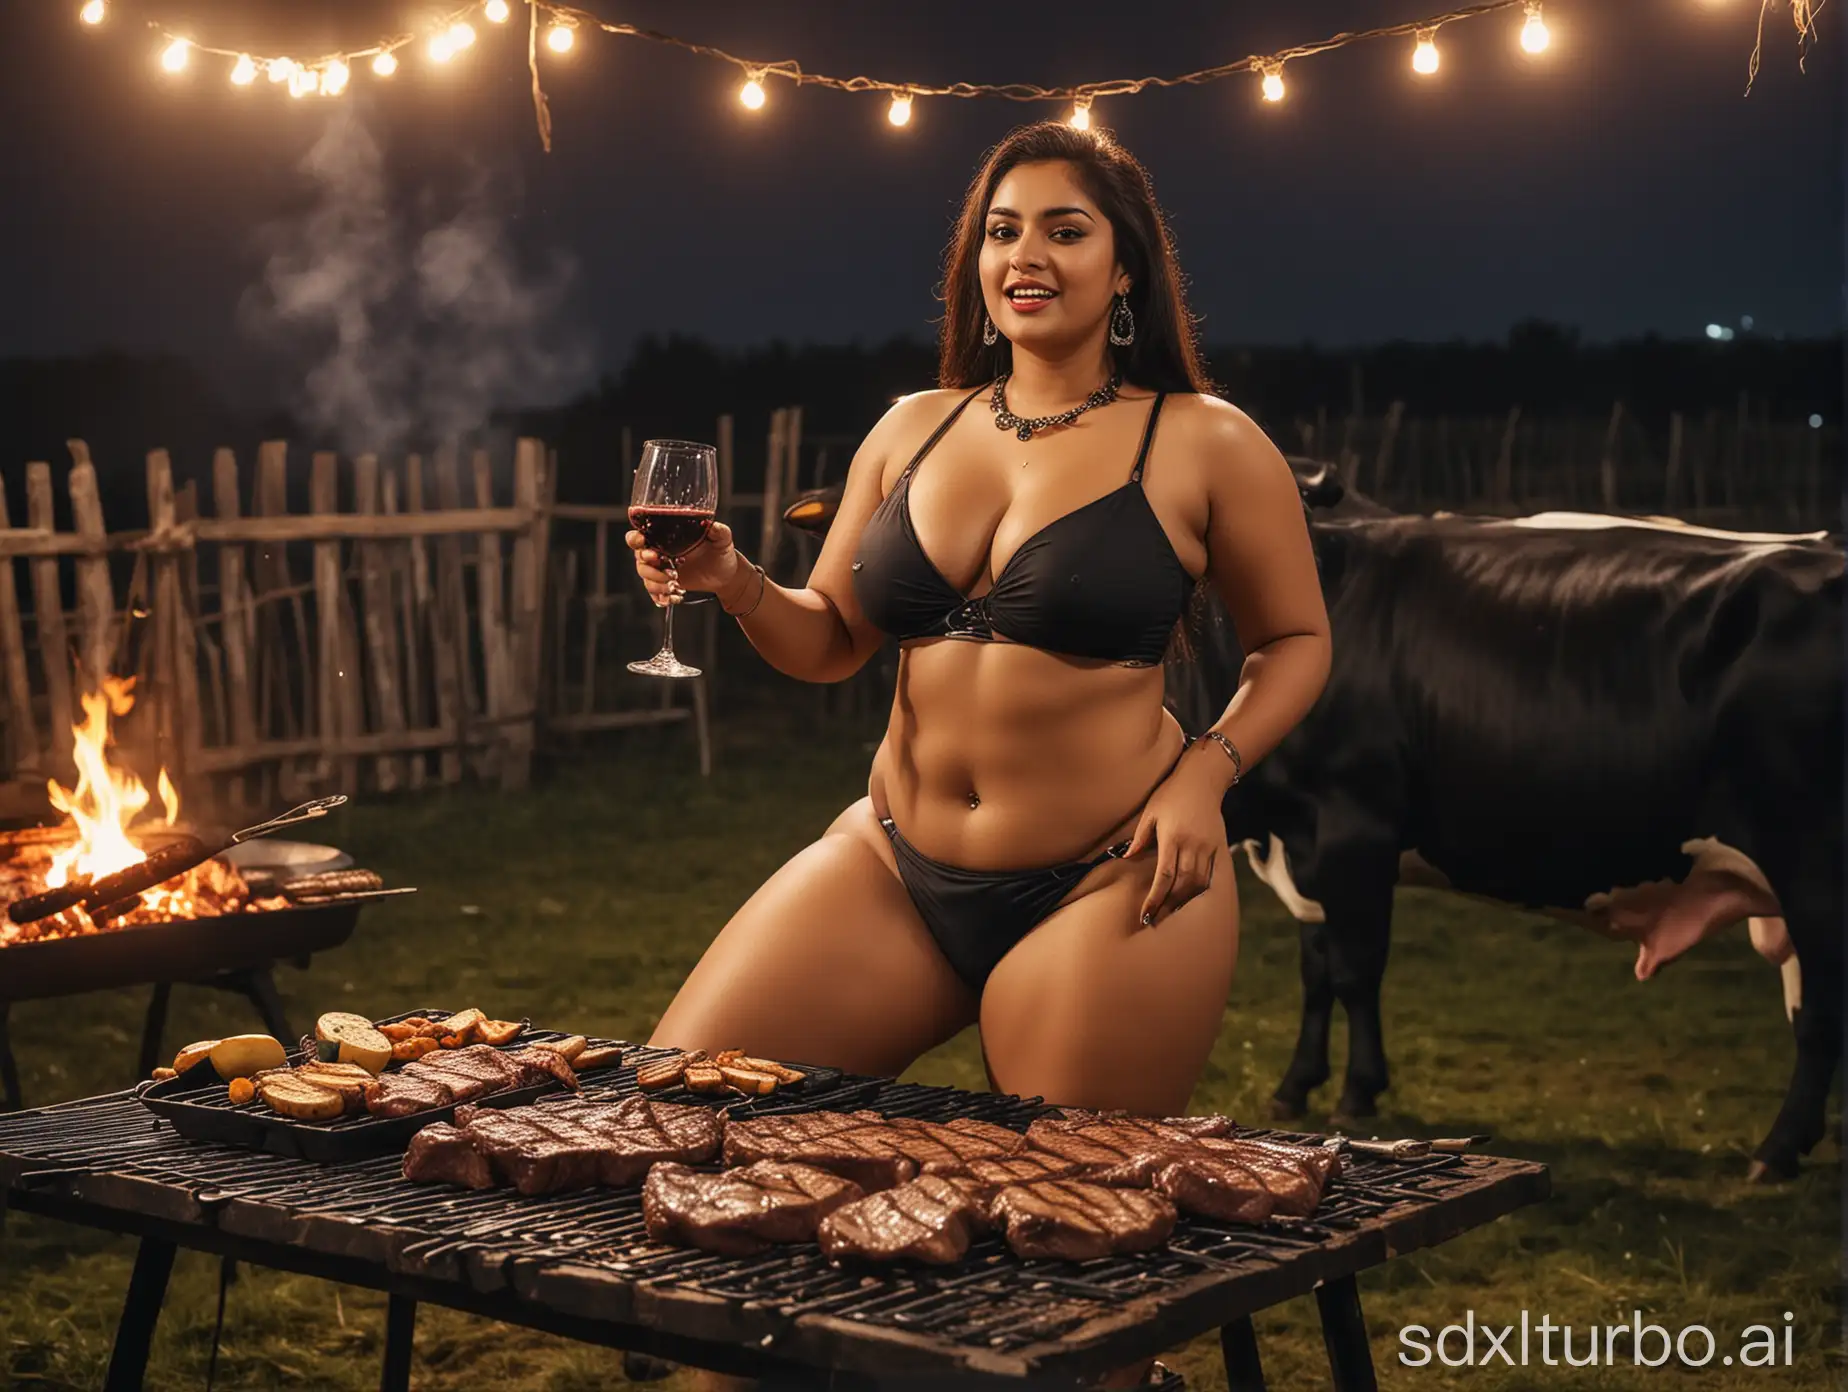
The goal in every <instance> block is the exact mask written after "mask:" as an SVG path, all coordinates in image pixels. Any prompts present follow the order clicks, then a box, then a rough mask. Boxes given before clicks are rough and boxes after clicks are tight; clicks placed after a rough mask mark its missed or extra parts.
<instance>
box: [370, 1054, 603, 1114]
mask: <svg viewBox="0 0 1848 1392" xmlns="http://www.w3.org/2000/svg"><path fill="white" fill-rule="evenodd" d="M554 1078H556V1079H557V1080H558V1081H559V1082H561V1083H563V1084H564V1085H565V1086H566V1087H568V1088H571V1089H573V1090H574V1091H575V1090H576V1088H577V1075H576V1074H575V1073H573V1072H572V1071H571V1065H570V1064H569V1063H567V1062H566V1061H565V1058H564V1056H563V1055H562V1054H560V1053H559V1052H558V1051H557V1050H556V1049H519V1050H516V1051H514V1052H512V1053H504V1052H502V1051H501V1050H499V1049H496V1048H495V1047H494V1046H493V1045H491V1044H470V1045H468V1046H466V1047H464V1048H461V1049H438V1050H434V1051H432V1052H430V1053H428V1054H425V1055H424V1056H423V1057H422V1058H419V1059H415V1060H413V1061H412V1062H410V1063H407V1064H405V1065H404V1067H403V1068H401V1069H398V1070H396V1071H395V1072H389V1073H384V1074H381V1075H380V1077H379V1079H378V1081H377V1082H375V1083H373V1084H371V1085H370V1086H368V1087H367V1089H366V1110H367V1111H369V1112H371V1113H372V1115H373V1116H377V1117H401V1116H410V1115H411V1114H412V1113H414V1112H422V1111H428V1110H430V1109H431V1108H435V1107H448V1106H453V1105H454V1104H456V1103H460V1102H473V1101H474V1100H475V1099H476V1098H478V1097H486V1096H487V1095H488V1094H489V1093H491V1092H505V1091H507V1090H508V1089H510V1088H522V1087H532V1086H534V1085H535V1084H538V1083H543V1082H549V1081H551V1080H552V1079H554Z"/></svg>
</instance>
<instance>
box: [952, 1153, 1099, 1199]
mask: <svg viewBox="0 0 1848 1392" xmlns="http://www.w3.org/2000/svg"><path fill="white" fill-rule="evenodd" d="M1085 1174H1086V1167H1085V1166H1083V1165H1080V1164H1076V1163H1074V1162H1073V1161H1070V1160H1061V1159H1060V1158H1059V1157H1058V1156H1056V1155H1047V1154H1044V1153H1043V1152H1041V1151H1037V1150H1023V1151H1021V1152H1019V1153H1018V1154H1016V1155H1002V1156H997V1157H996V1158H994V1159H992V1160H991V1159H980V1160H971V1161H969V1163H968V1164H966V1165H964V1166H963V1170H962V1174H961V1175H960V1176H959V1177H958V1183H960V1184H961V1185H962V1186H963V1187H964V1188H965V1189H968V1190H970V1191H971V1192H975V1193H979V1194H982V1195H983V1196H984V1197H985V1198H986V1197H991V1196H992V1195H993V1194H994V1193H995V1192H996V1191H997V1190H1000V1189H1005V1188H1006V1187H1007V1186H1008V1185H1010V1184H1027V1183H1030V1182H1031V1181H1033V1180H1036V1179H1082V1178H1083V1177H1084V1176H1085Z"/></svg>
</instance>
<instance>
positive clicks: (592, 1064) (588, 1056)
mask: <svg viewBox="0 0 1848 1392" xmlns="http://www.w3.org/2000/svg"><path fill="white" fill-rule="evenodd" d="M621 1062H622V1048H621V1046H619V1045H616V1044H612V1045H610V1046H609V1047H608V1048H606V1049H586V1050H585V1051H584V1052H583V1053H581V1054H579V1055H578V1056H577V1057H576V1058H574V1059H572V1060H571V1066H572V1067H573V1068H575V1069H576V1070H577V1071H578V1072H580V1073H584V1072H587V1071H589V1070H590V1069H592V1068H614V1067H615V1066H616V1065H617V1064H619V1063H621Z"/></svg>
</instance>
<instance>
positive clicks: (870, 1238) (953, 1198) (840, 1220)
mask: <svg viewBox="0 0 1848 1392" xmlns="http://www.w3.org/2000/svg"><path fill="white" fill-rule="evenodd" d="M976 1187H977V1186H974V1185H971V1184H970V1183H969V1181H967V1180H961V1179H946V1178H944V1177H943V1176H942V1175H928V1174H927V1175H919V1176H918V1177H917V1178H916V1179H914V1180H912V1181H911V1182H910V1183H909V1184H901V1185H899V1186H898V1188H896V1189H887V1190H884V1191H882V1192H880V1193H877V1194H868V1195H867V1196H866V1197H865V1198H863V1199H856V1200H854V1201H853V1202H852V1203H850V1204H845V1205H843V1206H842V1207H840V1208H837V1209H835V1210H834V1212H832V1213H830V1214H829V1215H828V1216H827V1217H826V1218H824V1219H822V1220H821V1227H820V1228H819V1229H818V1230H817V1232H816V1237H817V1239H818V1240H819V1241H820V1243H821V1250H822V1251H824V1252H826V1253H827V1254H828V1255H829V1256H830V1257H836V1258H839V1257H858V1258H860V1259H861V1260H863V1261H900V1260H905V1259H910V1260H912V1261H922V1262H930V1263H932V1264H935V1265H939V1266H944V1265H948V1264H949V1263H951V1262H957V1261H961V1260H962V1259H963V1257H964V1256H965V1255H967V1253H968V1251H969V1243H970V1242H971V1241H972V1240H973V1239H974V1237H975V1235H976V1234H977V1233H979V1232H981V1231H983V1230H984V1229H986V1228H987V1227H988V1215H987V1212H986V1211H985V1209H984V1207H983V1205H982V1203H981V1202H980V1200H979V1199H978V1198H977V1197H976V1195H975V1194H974V1193H972V1192H971V1191H972V1190H973V1189H974V1188H976Z"/></svg>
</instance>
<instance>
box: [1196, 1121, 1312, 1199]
mask: <svg viewBox="0 0 1848 1392" xmlns="http://www.w3.org/2000/svg"><path fill="white" fill-rule="evenodd" d="M1200 1148H1201V1149H1202V1150H1203V1151H1204V1152H1205V1153H1206V1154H1208V1155H1215V1156H1223V1157H1224V1158H1226V1159H1229V1160H1233V1161H1236V1162H1237V1163H1238V1164H1240V1165H1242V1166H1244V1167H1245V1168H1246V1169H1247V1170H1250V1171H1251V1172H1252V1173H1253V1174H1255V1175H1256V1176H1257V1177H1258V1178H1259V1180H1261V1181H1262V1182H1263V1184H1264V1187H1265V1188H1266V1189H1268V1190H1270V1195H1271V1199H1272V1200H1273V1203H1272V1207H1271V1212H1273V1213H1280V1214H1283V1215H1284V1216H1286V1217H1290V1218H1307V1217H1308V1216H1309V1215H1310V1214H1311V1213H1314V1212H1315V1209H1316V1205H1317V1204H1319V1203H1321V1202H1322V1187H1323V1183H1324V1181H1323V1179H1322V1171H1321V1166H1320V1163H1319V1162H1316V1161H1313V1160H1311V1159H1309V1158H1307V1157H1305V1156H1302V1155H1292V1154H1289V1153H1287V1152H1288V1151H1289V1150H1292V1149H1297V1150H1300V1149H1306V1147H1280V1146H1275V1145H1260V1144H1256V1143H1253V1142H1251V1141H1229V1140H1219V1139H1214V1138H1208V1139H1206V1140H1203V1141H1201V1142H1200ZM1337 1163H1338V1162H1337Z"/></svg>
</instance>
